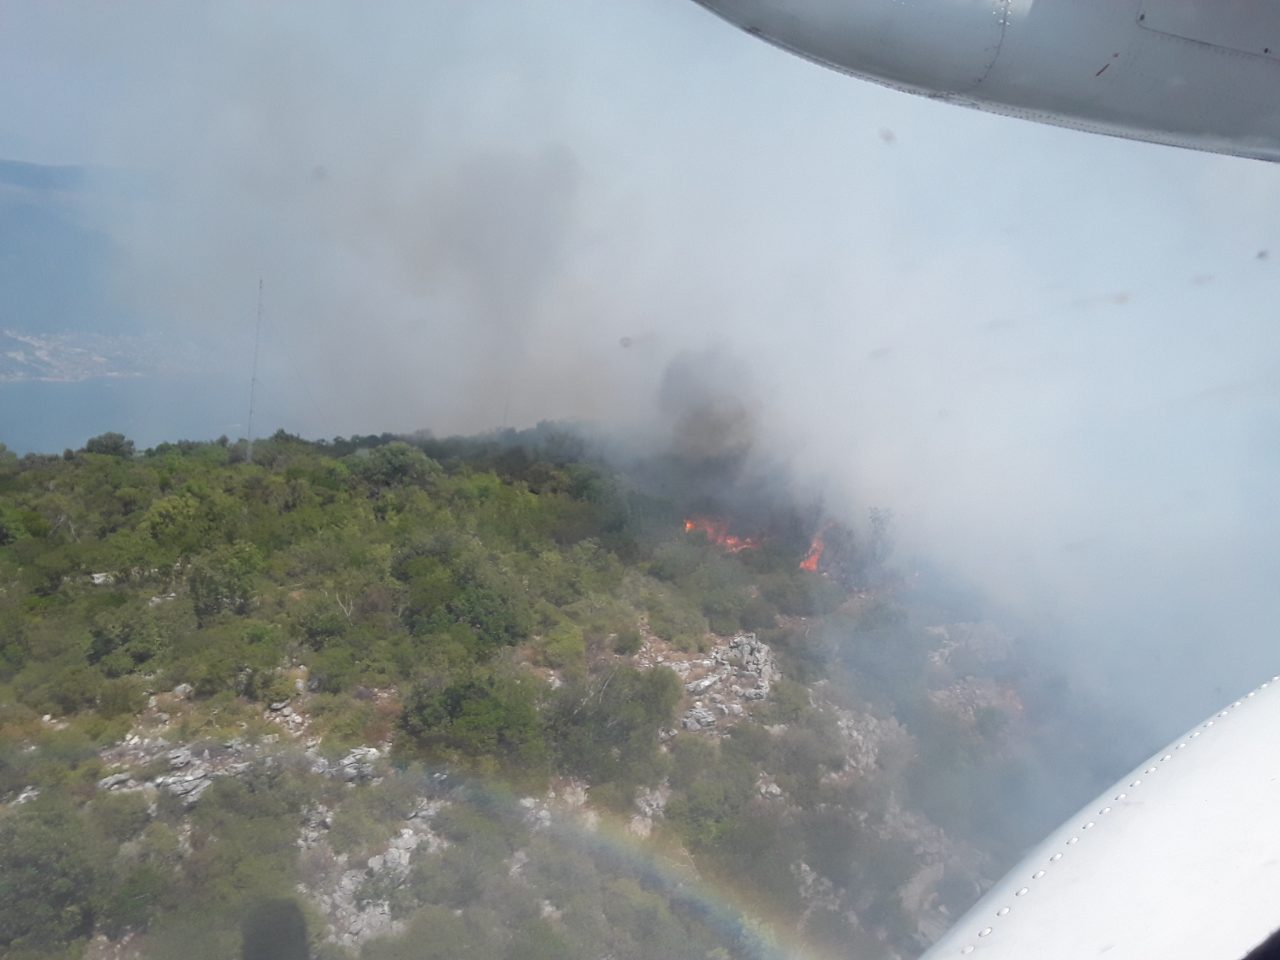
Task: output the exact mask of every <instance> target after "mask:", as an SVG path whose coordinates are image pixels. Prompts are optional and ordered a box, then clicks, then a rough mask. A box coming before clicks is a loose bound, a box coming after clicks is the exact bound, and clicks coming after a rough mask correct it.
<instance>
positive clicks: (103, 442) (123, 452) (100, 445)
mask: <svg viewBox="0 0 1280 960" xmlns="http://www.w3.org/2000/svg"><path fill="white" fill-rule="evenodd" d="M84 452H85V453H99V454H102V455H103V456H108V457H122V458H123V459H126V460H128V459H130V458H132V457H133V441H132V440H130V439H129V438H128V437H126V436H125V435H124V434H123V433H100V434H98V436H96V437H92V438H90V439H89V440H88V442H86V443H85V445H84Z"/></svg>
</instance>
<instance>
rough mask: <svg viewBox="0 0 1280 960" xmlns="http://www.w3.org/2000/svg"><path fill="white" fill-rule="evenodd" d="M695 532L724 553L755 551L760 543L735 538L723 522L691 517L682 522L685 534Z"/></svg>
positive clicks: (751, 539) (754, 540)
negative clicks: (704, 536)
mask: <svg viewBox="0 0 1280 960" xmlns="http://www.w3.org/2000/svg"><path fill="white" fill-rule="evenodd" d="M695 530H696V531H698V532H699V533H702V534H705V535H706V538H707V539H708V540H710V541H711V542H712V543H714V544H715V545H716V546H717V547H719V548H720V549H721V550H724V551H725V552H726V553H741V552H742V551H743V550H756V549H758V548H759V547H760V541H758V540H756V539H754V538H752V537H735V536H734V535H733V534H731V533H730V532H729V525H728V524H727V523H725V521H723V520H718V519H714V518H710V517H693V518H692V519H689V520H686V521H685V522H684V532H685V533H693V532H694V531H695Z"/></svg>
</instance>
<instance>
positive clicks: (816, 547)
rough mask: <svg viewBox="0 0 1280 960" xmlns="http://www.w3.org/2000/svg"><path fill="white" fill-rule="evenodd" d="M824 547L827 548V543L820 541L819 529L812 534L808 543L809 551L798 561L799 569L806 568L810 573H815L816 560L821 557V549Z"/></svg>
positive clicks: (816, 570) (820, 532)
mask: <svg viewBox="0 0 1280 960" xmlns="http://www.w3.org/2000/svg"><path fill="white" fill-rule="evenodd" d="M825 549H827V545H826V544H825V543H823V542H822V531H821V530H819V531H818V532H817V533H815V534H814V535H813V540H812V541H811V542H810V543H809V552H808V553H806V554H805V557H804V559H803V560H801V561H800V569H801V570H808V571H809V572H810V573H817V572H818V561H819V560H821V559H822V551H823V550H825Z"/></svg>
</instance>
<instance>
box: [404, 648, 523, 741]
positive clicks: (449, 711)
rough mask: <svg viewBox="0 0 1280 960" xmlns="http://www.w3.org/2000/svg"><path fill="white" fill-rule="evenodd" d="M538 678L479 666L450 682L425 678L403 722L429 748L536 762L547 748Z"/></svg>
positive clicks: (418, 687) (405, 709)
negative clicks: (542, 725) (541, 714)
mask: <svg viewBox="0 0 1280 960" xmlns="http://www.w3.org/2000/svg"><path fill="white" fill-rule="evenodd" d="M534 683H535V681H534V680H533V679H532V678H531V677H512V676H504V675H501V674H498V673H495V672H492V671H487V670H481V669H477V670H475V671H474V672H472V673H471V674H470V675H469V676H463V677H458V678H456V679H453V680H451V681H449V682H447V683H444V684H439V683H438V682H426V683H421V684H419V685H418V686H416V687H414V689H413V691H412V692H411V693H410V694H409V700H408V703H407V704H406V705H405V708H404V713H403V714H402V715H401V718H400V725H401V727H402V728H403V729H404V731H405V732H406V733H408V734H409V735H410V736H411V737H413V738H414V739H415V740H416V741H417V742H418V744H419V746H421V747H422V748H423V749H424V750H425V751H427V752H428V753H436V754H441V753H443V754H445V755H448V754H459V755H461V756H462V757H464V758H467V757H485V756H487V757H492V758H495V759H497V760H503V761H515V762H517V763H519V764H522V765H531V764H534V763H536V762H537V761H539V760H541V759H542V757H543V756H544V755H545V752H546V744H545V741H544V740H543V736H542V730H541V726H540V724H539V721H538V708H537V699H536V690H535V687H534Z"/></svg>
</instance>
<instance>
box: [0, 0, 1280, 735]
mask: <svg viewBox="0 0 1280 960" xmlns="http://www.w3.org/2000/svg"><path fill="white" fill-rule="evenodd" d="M33 102H38V103H40V104H41V109H39V110H34V109H32V107H31V103H33ZM0 116H6V117H8V118H10V119H9V120H8V121H7V123H6V124H5V125H4V127H3V129H2V130H0V153H4V154H6V155H9V156H11V157H14V158H15V159H20V160H26V161H33V162H40V163H86V164H93V165H96V166H97V167H99V168H105V169H114V170H127V171H135V172H138V173H140V174H144V175H145V176H146V177H147V178H148V183H149V184H150V186H149V188H148V189H147V190H146V191H145V192H144V193H143V194H142V195H136V194H134V195H129V196H127V197H121V196H120V195H118V194H113V193H111V192H110V191H104V193H103V194H102V196H101V198H100V200H99V202H97V203H95V204H91V205H88V206H86V208H85V210H86V212H85V216H86V217H87V218H88V220H89V222H90V223H91V225H92V226H93V227H95V228H97V229H100V230H101V231H102V232H103V233H104V234H105V235H107V236H109V237H110V239H111V243H112V247H111V249H112V251H113V253H112V254H111V259H110V263H109V264H108V266H109V270H110V275H111V278H112V280H111V288H110V289H111V295H112V298H113V302H112V307H113V309H116V310H119V311H121V312H123V313H126V314H127V315H128V316H129V317H130V318H131V320H130V322H131V323H135V324H140V325H142V326H144V327H145V328H146V329H147V330H148V331H149V332H150V333H151V334H153V335H155V336H158V337H161V338H163V339H165V340H166V341H167V342H169V343H170V344H171V345H172V346H173V348H174V350H175V352H177V351H178V350H179V349H180V348H181V349H185V350H188V351H191V352H192V353H193V354H194V355H196V356H198V357H199V358H200V360H199V362H198V363H196V364H194V365H193V367H192V369H190V370H189V372H188V373H189V378H190V379H191V380H192V381H194V382H197V383H199V384H201V385H202V386H201V388H200V389H192V390H189V391H184V390H175V388H174V387H173V385H172V384H171V383H169V384H167V385H166V387H165V389H166V390H168V391H169V393H168V394H167V395H166V398H165V405H168V406H173V407H177V408H180V409H181V410H182V411H183V412H184V416H185V420H184V421H183V422H185V423H186V424H188V425H189V426H188V427H187V428H186V429H187V430H188V432H191V433H195V434H197V435H199V434H203V435H206V436H216V435H217V434H218V433H220V432H223V431H224V430H225V429H226V424H227V423H228V422H232V423H233V425H234V423H235V421H236V420H237V419H238V420H239V422H243V413H242V409H243V405H244V400H245V396H246V394H247V389H246V385H247V381H248V363H249V357H250V356H251V355H252V351H253V317H254V313H255V303H254V297H255V293H256V288H257V280H258V278H259V277H262V278H263V279H264V281H265V296H264V302H263V311H264V321H263V339H262V343H261V355H262V370H261V373H260V379H261V381H262V389H261V393H260V395H259V396H260V410H259V414H258V415H259V417H260V418H261V420H260V423H261V425H262V426H263V427H265V428H266V429H268V430H270V429H274V428H276V427H283V428H286V429H289V430H293V431H296V432H300V433H302V434H305V435H311V436H317V435H322V436H331V435H335V434H347V433H351V432H357V431H359V432H365V431H379V432H380V431H383V430H392V431H410V430H414V429H418V428H424V427H425V428H429V429H432V430H434V431H435V432H437V433H445V432H450V431H471V430H482V429H488V428H491V427H496V426H502V425H509V426H522V425H527V424H531V423H534V422H536V421H538V420H540V419H548V418H585V419H590V420H594V421H597V422H600V423H604V424H609V425H614V426H617V427H618V428H619V429H626V430H632V431H636V432H638V433H640V434H644V433H646V432H647V433H649V434H651V435H666V436H668V437H673V438H674V439H673V440H671V441H670V442H671V443H672V445H673V447H672V449H673V450H676V451H678V452H680V453H682V454H683V455H689V454H691V453H693V452H695V451H700V452H702V453H700V454H699V455H704V456H705V457H707V458H708V462H709V463H712V464H715V463H719V464H724V465H732V464H737V463H739V461H745V460H747V459H751V460H756V459H760V460H767V461H771V462H785V463H787V464H788V465H789V467H790V469H791V471H792V473H793V475H794V476H795V477H796V482H797V483H799V484H801V485H802V486H803V487H804V489H805V490H806V491H808V492H809V493H811V494H812V495H814V496H818V497H821V498H822V499H823V501H824V502H825V503H826V504H827V505H828V507H829V508H830V509H832V510H834V511H838V512H843V513H844V514H846V515H848V516H850V517H855V516H862V515H864V513H865V511H866V509H867V508H868V507H869V506H880V507H885V508H889V509H892V510H893V512H894V515H895V517H896V518H897V526H898V529H897V540H898V543H899V544H900V547H899V556H898V560H899V562H900V563H903V564H907V565H909V564H911V563H913V562H914V558H915V557H916V556H917V555H918V556H920V557H921V558H928V559H930V560H932V561H933V562H935V563H939V564H941V565H943V566H945V567H948V568H950V569H952V570H954V571H957V573H958V575H959V576H961V577H962V578H964V579H966V580H968V581H970V582H972V583H973V584H975V585H976V586H978V587H979V588H980V589H981V590H982V591H984V592H985V593H986V594H987V596H988V597H990V598H991V603H992V605H993V609H998V608H999V607H1000V606H1003V607H1005V608H1007V610H1009V611H1010V612H1011V613H1012V614H1016V615H1018V616H1019V617H1020V618H1021V619H1022V621H1023V622H1025V623H1027V624H1030V625H1031V627H1032V629H1031V630H1030V635H1031V636H1033V637H1034V638H1036V639H1038V640H1039V641H1040V642H1041V644H1042V648H1043V649H1044V650H1045V651H1046V653H1047V654H1049V655H1050V657H1051V659H1053V660H1054V661H1055V662H1057V663H1060V664H1062V665H1064V667H1066V668H1069V669H1070V670H1071V671H1073V673H1074V674H1075V675H1077V676H1079V677H1081V678H1082V682H1083V683H1085V684H1087V685H1091V686H1093V687H1095V688H1097V689H1099V690H1101V691H1102V692H1103V693H1104V694H1105V695H1106V696H1108V697H1110V698H1112V700H1113V701H1114V702H1117V703H1123V704H1127V705H1130V707H1131V709H1132V711H1133V715H1134V717H1135V718H1141V719H1142V720H1143V721H1144V722H1149V723H1151V724H1152V728H1153V729H1155V730H1157V731H1159V732H1160V735H1161V736H1164V735H1169V736H1172V735H1173V733H1175V732H1176V731H1177V728H1178V727H1179V726H1181V725H1185V724H1189V723H1191V722H1193V721H1194V720H1195V719H1196V718H1197V717H1198V716H1199V715H1200V714H1202V713H1205V712H1207V711H1208V710H1210V709H1212V708H1213V707H1214V706H1216V705H1217V703H1218V701H1220V700H1222V699H1226V698H1228V697H1230V696H1233V695H1234V694H1235V693H1236V692H1238V691H1239V690H1241V689H1244V688H1246V687H1248V686H1251V685H1252V684H1253V683H1255V682H1256V681H1257V679H1258V678H1259V676H1261V675H1262V674H1264V673H1268V672H1269V671H1271V670H1272V669H1273V668H1272V666H1271V659H1272V655H1271V652H1270V651H1271V649H1272V646H1271V644H1270V642H1269V633H1270V631H1271V627H1272V625H1273V623H1274V622H1275V620H1276V617H1277V614H1278V613H1280V610H1278V609H1277V603H1276V601H1275V600H1274V599H1273V597H1274V595H1275V591H1274V589H1273V588H1272V586H1271V585H1272V584H1273V583H1274V581H1275V575H1276V573H1277V572H1278V570H1280V549H1278V548H1277V546H1276V544H1277V543H1280V538H1277V536H1276V534H1277V532H1280V531H1277V530H1276V529H1275V528H1276V526H1277V516H1276V512H1275V510H1274V506H1273V499H1274V495H1273V493H1272V491H1273V489H1274V486H1275V477H1276V470H1277V467H1278V466H1280V464H1278V463H1277V456H1276V454H1275V452H1274V451H1275V450H1276V449H1277V448H1276V445H1275V442H1274V441H1275V436H1276V426H1277V425H1276V420H1275V416H1274V412H1273V411H1274V409H1275V408H1276V399H1277V396H1276V394H1277V390H1276V386H1277V377H1276V373H1277V369H1278V368H1280V362H1278V361H1280V345H1278V344H1277V341H1276V338H1275V335H1274V321H1273V318H1272V313H1273V311H1272V310H1271V308H1270V304H1271V302H1272V300H1273V299H1274V289H1275V284H1276V282H1277V279H1276V274H1275V266H1274V262H1275V258H1274V257H1272V258H1267V257H1261V256H1259V254H1260V253H1261V252H1262V251H1265V250H1275V251H1280V237H1278V236H1277V227H1276V225H1275V221H1274V217H1273V216H1271V213H1270V211H1274V209H1275V203H1276V201H1277V200H1278V199H1280V181H1278V180H1277V178H1276V176H1275V175H1274V170H1271V169H1269V168H1264V167H1263V166H1261V165H1259V164H1253V163H1248V162H1244V161H1237V160H1229V159H1223V158H1218V157H1210V156H1202V155H1197V154H1191V153H1180V152H1176V151H1171V150H1163V149H1159V148H1153V147H1147V146H1143V145H1135V144H1127V143H1123V142H1119V141H1111V140H1104V139H1099V138H1090V137H1085V136H1080V135H1077V134H1073V133H1070V132H1066V131H1060V130H1052V129H1048V128H1041V127H1036V126H1033V125H1029V124H1019V123H1016V122H1012V121H1008V120H1004V119H1000V118H994V117H987V116H983V115H978V114H970V113H965V112H962V111H958V110H954V109H952V108H948V107H942V106H940V105H937V104H932V103H928V102H926V101H922V100H915V99H911V98H907V97H904V96H901V95H897V94H893V93H890V92H888V91H883V90H880V89H878V88H874V87H871V86H868V85H865V84H858V83H856V82H853V81H850V80H848V79H846V78H842V77H838V76H836V75H834V74H829V73H826V72H823V71H821V70H819V69H817V68H815V67H813V66H811V65H809V64H806V63H803V62H801V61H799V60H798V59H795V58H790V57H787V56H785V55H783V54H781V53H779V52H777V51H775V50H771V49H769V48H767V47H765V46H764V45H763V44H760V43H758V42H754V41H752V40H751V39H750V38H748V37H746V36H744V35H741V34H738V33H736V32H734V31H733V30H731V29H728V28H727V27H725V25H724V24H723V23H721V22H719V21H717V20H715V19H714V18H712V17H710V16H708V15H706V14H705V13H704V12H703V11H701V10H699V9H698V8H697V7H696V5H694V4H691V3H688V2H683V0H681V2H677V0H667V2H661V3H657V4H648V5H636V6H635V7H628V8H625V9H623V8H620V7H618V6H617V5H607V6H604V5H597V6H592V5H577V4H569V3H549V4H542V5H474V4H428V5H420V4H415V5H408V4H406V5H381V4H380V5H378V6H377V7H375V8H372V9H367V8H362V9H360V10H359V11H355V10H353V9H351V8H349V7H345V6H339V5H326V4H320V5H315V4H308V5H305V6H304V5H287V4H283V5H273V6H270V7H264V6H262V5H258V4H223V5H218V6H216V7H208V8H201V9H199V10H196V11H192V10H190V9H187V10H183V11H182V12H181V13H179V12H177V11H176V10H175V9H173V8H171V7H169V6H168V5H161V4H156V5H150V6H147V5H134V6H130V7H129V8H127V9H124V10H122V9H119V8H115V7H113V8H111V9H110V10H109V11H108V10H106V9H103V8H99V7H95V6H92V5H83V6H72V5H58V6H56V7H49V6H44V5H40V6H37V5H30V6H27V7H23V8H20V9H18V10H17V11H14V12H13V17H12V22H11V23H10V24H9V26H8V29H7V30H6V33H5V36H4V37H3V38H0ZM885 129H891V130H892V132H893V136H892V138H888V139H886V138H885V137H884V136H883V134H882V131H883V130H885ZM146 402H147V403H149V404H153V405H154V404H156V402H157V401H156V398H154V397H152V398H149V399H148V400H147V401H146ZM146 409H151V408H146ZM141 416H142V414H140V417H141ZM142 422H143V424H144V426H143V427H142V432H143V433H144V434H145V432H146V429H147V427H146V421H145V419H144V420H143V421H142ZM166 423H167V421H166ZM105 428H106V427H105V426H104V429H105ZM131 432H134V433H137V432H138V431H131ZM231 432H235V431H234V430H233V431H231ZM240 432H243V430H242V429H241V430H240ZM138 439H139V440H140V441H141V442H144V443H145V442H154V441H157V440H159V439H162V437H161V436H146V435H143V436H138ZM1135 722H1137V720H1136V719H1135Z"/></svg>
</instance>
